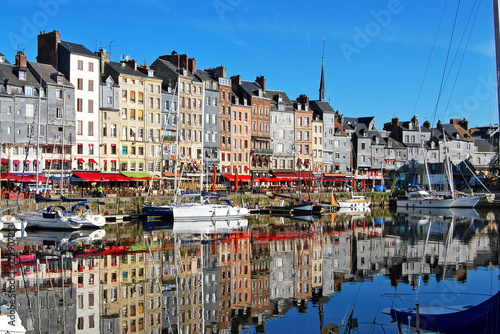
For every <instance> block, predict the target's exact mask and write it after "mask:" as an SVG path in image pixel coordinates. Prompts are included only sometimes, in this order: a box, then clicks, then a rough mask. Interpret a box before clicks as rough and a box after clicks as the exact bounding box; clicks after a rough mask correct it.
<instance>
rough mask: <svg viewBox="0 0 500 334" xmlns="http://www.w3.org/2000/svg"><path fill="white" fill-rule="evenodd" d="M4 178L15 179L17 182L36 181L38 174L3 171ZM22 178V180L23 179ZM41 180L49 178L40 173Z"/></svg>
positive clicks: (2, 176) (2, 177) (39, 178)
mask: <svg viewBox="0 0 500 334" xmlns="http://www.w3.org/2000/svg"><path fill="white" fill-rule="evenodd" d="M0 178H1V179H2V180H8V181H15V182H36V174H24V176H23V175H22V174H14V173H2V175H1V176H0ZM21 179H22V181H21ZM38 181H39V182H46V181H47V178H46V177H45V176H43V175H38Z"/></svg>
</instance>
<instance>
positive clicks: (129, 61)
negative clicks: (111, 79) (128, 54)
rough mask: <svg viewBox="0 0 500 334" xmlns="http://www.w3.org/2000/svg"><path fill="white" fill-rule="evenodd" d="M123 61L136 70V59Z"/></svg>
mask: <svg viewBox="0 0 500 334" xmlns="http://www.w3.org/2000/svg"><path fill="white" fill-rule="evenodd" d="M125 63H126V64H127V65H128V66H130V67H132V68H133V69H134V71H137V61H136V60H135V59H130V60H125Z"/></svg>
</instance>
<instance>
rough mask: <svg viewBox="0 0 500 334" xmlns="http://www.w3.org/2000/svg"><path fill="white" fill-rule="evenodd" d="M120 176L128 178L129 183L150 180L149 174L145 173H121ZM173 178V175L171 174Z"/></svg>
mask: <svg viewBox="0 0 500 334" xmlns="http://www.w3.org/2000/svg"><path fill="white" fill-rule="evenodd" d="M122 175H124V176H126V177H128V178H129V179H130V180H131V181H148V180H151V174H149V173H145V172H123V173H122ZM172 176H173V174H172Z"/></svg>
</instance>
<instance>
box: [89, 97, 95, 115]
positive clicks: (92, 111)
mask: <svg viewBox="0 0 500 334" xmlns="http://www.w3.org/2000/svg"><path fill="white" fill-rule="evenodd" d="M89 113H90V114H93V113H94V100H89Z"/></svg>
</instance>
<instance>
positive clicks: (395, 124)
mask: <svg viewBox="0 0 500 334" xmlns="http://www.w3.org/2000/svg"><path fill="white" fill-rule="evenodd" d="M398 127H399V118H397V117H394V118H393V119H392V131H396V130H397V128H398Z"/></svg>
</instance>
